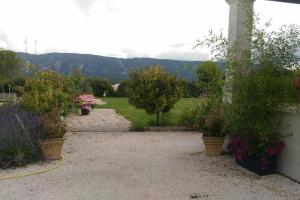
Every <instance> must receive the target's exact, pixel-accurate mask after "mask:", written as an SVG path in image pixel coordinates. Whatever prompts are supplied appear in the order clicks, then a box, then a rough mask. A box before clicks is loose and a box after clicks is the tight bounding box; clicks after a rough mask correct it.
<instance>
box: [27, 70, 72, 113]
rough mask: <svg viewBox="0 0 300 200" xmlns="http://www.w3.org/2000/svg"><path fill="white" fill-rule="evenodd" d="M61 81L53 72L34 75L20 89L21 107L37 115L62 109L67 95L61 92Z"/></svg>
mask: <svg viewBox="0 0 300 200" xmlns="http://www.w3.org/2000/svg"><path fill="white" fill-rule="evenodd" d="M63 89H64V88H63V79H62V77H61V76H60V75H59V74H58V73H56V72H54V71H42V72H38V73H36V74H35V75H34V76H33V77H32V78H31V79H28V80H26V82H25V86H24V87H23V88H21V93H22V102H21V103H22V105H23V107H24V108H26V109H27V110H32V111H36V112H39V113H45V112H49V111H51V110H53V109H56V108H59V109H60V110H63V109H64V105H65V102H66V101H67V94H66V93H64V92H63Z"/></svg>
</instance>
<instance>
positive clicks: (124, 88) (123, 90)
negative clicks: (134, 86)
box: [116, 80, 128, 97]
mask: <svg viewBox="0 0 300 200" xmlns="http://www.w3.org/2000/svg"><path fill="white" fill-rule="evenodd" d="M116 96H117V97H127V96H128V81H127V80H125V81H122V82H121V83H120V85H119V86H118V89H117V92H116Z"/></svg>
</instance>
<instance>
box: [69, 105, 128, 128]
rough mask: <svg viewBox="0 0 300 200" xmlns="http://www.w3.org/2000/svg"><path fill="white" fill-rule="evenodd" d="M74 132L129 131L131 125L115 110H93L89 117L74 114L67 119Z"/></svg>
mask: <svg viewBox="0 0 300 200" xmlns="http://www.w3.org/2000/svg"><path fill="white" fill-rule="evenodd" d="M66 123H67V125H68V127H69V130H70V131H73V132H85V131H86V132H87V131H88V132H118V131H120V132H122V131H129V129H130V125H131V123H130V122H129V121H128V120H127V119H126V118H125V117H123V116H121V115H119V114H117V113H116V111H115V110H113V109H93V110H92V111H91V113H90V114H89V115H85V116H81V115H75V114H72V115H70V116H69V117H68V118H67V119H66Z"/></svg>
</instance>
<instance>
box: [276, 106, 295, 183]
mask: <svg viewBox="0 0 300 200" xmlns="http://www.w3.org/2000/svg"><path fill="white" fill-rule="evenodd" d="M281 132H282V133H284V134H289V133H293V135H292V136H289V137H286V138H285V139H284V140H285V144H286V147H285V149H284V150H283V152H282V154H281V155H280V157H279V160H278V167H277V171H278V172H280V173H282V174H284V175H286V176H288V177H290V178H292V179H294V180H296V181H298V182H300V115H299V114H297V111H296V110H293V111H290V112H285V113H284V118H283V122H282V125H281Z"/></svg>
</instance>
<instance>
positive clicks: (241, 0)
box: [223, 0, 255, 103]
mask: <svg viewBox="0 0 300 200" xmlns="http://www.w3.org/2000/svg"><path fill="white" fill-rule="evenodd" d="M254 1H255V0H226V2H227V3H228V4H229V6H230V8H229V9H230V11H229V27H228V51H229V52H230V53H229V56H228V59H230V63H229V65H230V66H229V67H233V65H236V67H238V68H239V69H241V70H243V71H245V73H247V71H248V70H249V68H248V67H249V66H248V59H247V58H249V54H250V50H251V33H252V28H253V20H252V19H253V4H254ZM232 70H233V69H232V68H228V69H227V70H226V80H225V87H224V94H223V101H224V102H229V103H230V102H231V99H232V87H233V85H232V84H233V76H232V72H233V71H232Z"/></svg>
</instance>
